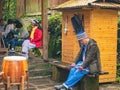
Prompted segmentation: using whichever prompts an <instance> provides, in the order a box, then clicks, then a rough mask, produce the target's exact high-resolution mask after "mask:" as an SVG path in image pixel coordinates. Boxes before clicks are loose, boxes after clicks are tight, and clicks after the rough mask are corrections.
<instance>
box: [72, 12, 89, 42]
mask: <svg viewBox="0 0 120 90" xmlns="http://www.w3.org/2000/svg"><path fill="white" fill-rule="evenodd" d="M71 21H72V25H73V28H74V31H75V33H76V36H77V38H78V40H82V39H85V38H87V37H88V36H87V34H86V32H85V30H84V27H83V25H82V20H80V18H79V16H78V15H76V14H75V15H74V16H73V17H72V18H71Z"/></svg>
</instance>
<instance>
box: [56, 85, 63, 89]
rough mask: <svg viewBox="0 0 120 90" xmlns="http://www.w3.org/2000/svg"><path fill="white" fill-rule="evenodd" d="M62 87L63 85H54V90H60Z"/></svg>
mask: <svg viewBox="0 0 120 90" xmlns="http://www.w3.org/2000/svg"><path fill="white" fill-rule="evenodd" d="M63 87H64V86H63V85H55V86H54V88H55V89H56V90H61V89H62V88H63Z"/></svg>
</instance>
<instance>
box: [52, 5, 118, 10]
mask: <svg viewBox="0 0 120 90" xmlns="http://www.w3.org/2000/svg"><path fill="white" fill-rule="evenodd" d="M93 8H101V9H113V10H120V8H117V7H100V6H95V5H91V6H82V7H67V8H53V9H51V10H56V11H66V10H69V11H70V10H71V9H72V10H93Z"/></svg>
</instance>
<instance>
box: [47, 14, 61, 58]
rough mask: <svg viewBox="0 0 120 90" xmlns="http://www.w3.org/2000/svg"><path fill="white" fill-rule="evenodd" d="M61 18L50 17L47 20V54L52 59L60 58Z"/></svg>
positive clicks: (57, 16)
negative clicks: (48, 36)
mask: <svg viewBox="0 0 120 90" xmlns="http://www.w3.org/2000/svg"><path fill="white" fill-rule="evenodd" d="M61 20H62V16H61V15H60V14H57V15H52V16H51V17H49V20H48V24H49V25H48V31H49V34H50V38H49V45H48V47H49V48H48V54H49V57H52V58H61V29H62V23H61Z"/></svg>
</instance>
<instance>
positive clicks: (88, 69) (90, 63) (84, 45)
mask: <svg viewBox="0 0 120 90" xmlns="http://www.w3.org/2000/svg"><path fill="white" fill-rule="evenodd" d="M74 22H76V21H74ZM74 22H73V23H74ZM78 28H79V27H78ZM77 30H78V29H77ZM76 36H77V39H78V42H79V44H80V47H81V49H80V51H79V52H78V55H77V56H76V58H75V60H74V62H73V63H72V64H71V65H70V67H71V69H70V72H69V75H68V78H67V80H66V81H65V82H64V83H63V84H62V85H55V86H54V87H55V89H56V90H72V88H73V87H74V85H75V84H76V83H77V82H79V81H80V80H81V79H82V78H83V77H84V76H85V75H86V74H88V73H99V72H100V71H101V64H100V51H99V48H98V45H97V43H96V41H95V40H94V39H91V38H89V37H88V36H87V34H86V32H85V31H84V29H83V28H82V30H78V31H77V33H76ZM91 83H92V82H91Z"/></svg>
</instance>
